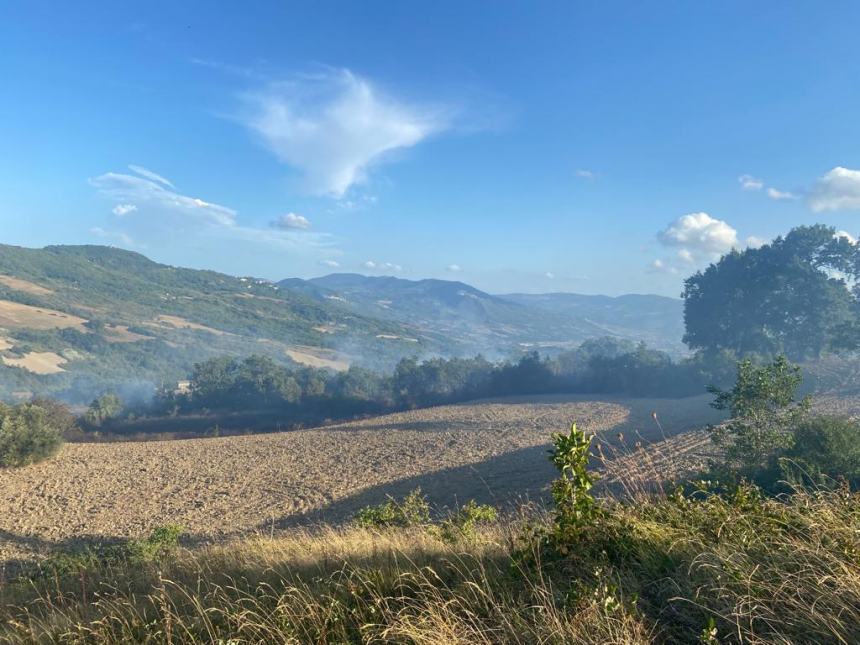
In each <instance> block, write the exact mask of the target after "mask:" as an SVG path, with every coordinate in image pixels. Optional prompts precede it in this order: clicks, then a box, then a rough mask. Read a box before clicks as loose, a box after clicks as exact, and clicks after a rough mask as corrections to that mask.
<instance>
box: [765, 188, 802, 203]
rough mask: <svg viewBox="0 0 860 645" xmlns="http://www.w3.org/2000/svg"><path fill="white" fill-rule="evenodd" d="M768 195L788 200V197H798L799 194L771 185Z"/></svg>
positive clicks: (779, 199)
mask: <svg viewBox="0 0 860 645" xmlns="http://www.w3.org/2000/svg"><path fill="white" fill-rule="evenodd" d="M767 196H768V197H770V198H771V199H776V200H778V201H783V200H788V199H797V198H798V196H797V195H795V194H794V193H790V192H788V191H785V190H778V189H776V188H773V187H770V188H768V189H767Z"/></svg>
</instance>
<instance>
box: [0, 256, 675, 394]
mask: <svg viewBox="0 0 860 645" xmlns="http://www.w3.org/2000/svg"><path fill="white" fill-rule="evenodd" d="M680 327H681V305H680V301H676V300H672V299H669V298H659V297H657V296H624V297H622V298H606V297H604V296H578V295H574V294H547V295H534V296H533V295H511V296H495V295H491V294H488V293H485V292H483V291H480V290H478V289H475V288H474V287H471V286H469V285H467V284H464V283H462V282H451V281H445V280H418V281H413V280H403V279H399V278H392V277H366V276H360V275H354V274H334V275H329V276H325V277H321V278H314V279H311V280H299V279H289V280H284V281H282V282H280V283H278V284H274V283H272V282H269V281H266V280H260V279H256V278H251V277H233V276H229V275H225V274H223V273H217V272H215V271H203V270H196V269H183V268H178V267H173V266H167V265H164V264H159V263H157V262H153V261H152V260H150V259H148V258H146V257H144V256H143V255H140V254H138V253H132V252H129V251H124V250H120V249H116V248H111V247H104V246H49V247H46V248H44V249H28V248H21V247H15V246H4V245H0V361H2V363H0V399H16V398H25V397H27V396H29V395H32V394H54V395H59V396H62V397H64V398H66V399H68V400H70V401H73V402H86V401H88V400H89V399H91V398H92V397H93V396H94V395H97V394H99V393H101V392H103V391H105V390H107V389H111V390H115V389H117V388H119V389H120V392H121V393H123V394H125V395H126V397H127V398H128V397H133V396H134V394H135V393H136V392H139V393H141V394H142V395H143V394H146V393H148V392H151V391H152V389H153V388H154V387H158V386H160V385H161V384H162V383H164V384H171V383H174V382H176V381H178V380H181V379H182V378H184V377H185V375H186V374H187V373H188V372H189V371H190V369H191V367H192V365H193V364H194V363H195V362H198V361H201V360H205V359H207V358H210V357H213V356H218V355H225V354H229V355H236V356H247V355H250V354H255V353H257V354H266V355H268V356H271V357H272V358H274V359H276V360H278V361H280V362H282V363H284V364H291V363H295V362H298V363H303V364H307V365H314V366H319V367H330V368H333V369H345V368H346V367H347V366H349V365H352V364H357V365H361V366H365V367H370V368H376V369H390V368H391V367H392V366H393V364H394V363H395V362H396V361H397V360H399V359H400V358H402V357H404V356H414V355H418V356H428V355H448V356H452V355H459V356H466V355H473V354H476V353H483V354H485V355H488V356H491V357H503V356H504V357H509V356H515V355H517V354H519V353H522V352H523V351H527V350H530V349H533V348H538V349H541V350H542V351H547V352H552V351H558V350H561V349H565V348H570V347H572V346H574V345H577V344H578V343H580V342H582V341H583V340H586V339H588V338H594V337H598V336H606V335H610V336H616V337H620V338H628V339H632V340H645V341H646V342H648V343H649V344H651V345H652V346H654V347H657V348H660V349H666V350H669V351H673V352H677V351H679V350H680V347H681V346H680V334H681V331H680Z"/></svg>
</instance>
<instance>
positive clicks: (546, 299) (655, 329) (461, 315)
mask: <svg viewBox="0 0 860 645" xmlns="http://www.w3.org/2000/svg"><path fill="white" fill-rule="evenodd" d="M278 284H279V285H280V286H282V287H284V288H288V289H292V290H295V291H301V292H302V293H305V294H307V295H308V296H311V297H314V298H315V299H316V300H317V301H318V302H325V301H329V302H331V301H336V302H339V303H341V304H343V305H345V306H348V307H349V308H350V309H351V310H352V311H354V312H355V313H357V314H361V315H364V316H369V317H373V318H379V319H383V320H387V321H392V322H397V323H401V324H404V325H408V326H410V327H412V328H414V329H415V330H416V334H418V335H428V336H438V335H440V334H441V335H442V336H444V337H446V338H447V339H448V342H449V343H451V345H449V346H450V347H452V348H456V350H457V351H460V352H465V353H476V352H483V353H488V354H490V355H495V354H501V355H508V354H510V352H511V350H512V348H513V347H519V348H528V347H536V348H543V349H546V350H551V349H562V348H566V347H570V346H572V345H575V344H578V343H580V342H582V341H583V340H586V339H588V338H594V337H597V336H618V337H621V338H628V339H632V340H642V341H645V342H647V343H648V344H649V345H651V346H653V347H656V348H658V349H663V350H666V351H669V352H671V353H675V354H678V353H682V352H683V351H684V348H683V345H682V344H681V336H682V335H683V303H682V302H681V301H680V300H677V299H673V298H666V297H662V296H653V295H627V296H620V297H616V298H612V297H608V296H587V295H579V294H569V293H551V294H510V295H491V294H489V293H485V292H483V291H480V290H479V289H476V288H474V287H472V286H469V285H468V284H465V283H463V282H453V281H446V280H404V279H402V278H393V277H368V276H363V275H358V274H351V273H336V274H332V275H328V276H325V277H321V278H313V279H311V280H299V279H295V278H293V279H289V280H284V281H282V282H280V283H278Z"/></svg>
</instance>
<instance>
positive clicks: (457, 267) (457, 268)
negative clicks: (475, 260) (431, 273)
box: [445, 264, 463, 273]
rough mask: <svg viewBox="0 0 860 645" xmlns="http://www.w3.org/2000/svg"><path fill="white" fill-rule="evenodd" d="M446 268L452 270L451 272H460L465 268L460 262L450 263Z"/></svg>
mask: <svg viewBox="0 0 860 645" xmlns="http://www.w3.org/2000/svg"><path fill="white" fill-rule="evenodd" d="M445 270H446V271H450V272H451V273H459V272H460V271H462V270H463V268H462V267H461V266H460V265H459V264H449V265H448V266H446V267H445Z"/></svg>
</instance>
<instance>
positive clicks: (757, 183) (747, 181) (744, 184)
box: [738, 175, 764, 190]
mask: <svg viewBox="0 0 860 645" xmlns="http://www.w3.org/2000/svg"><path fill="white" fill-rule="evenodd" d="M738 183H739V184H740V185H741V188H742V189H743V190H761V189H762V188H764V182H763V181H762V180H761V179H758V178H756V177H753V176H752V175H741V176H740V177H738Z"/></svg>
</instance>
